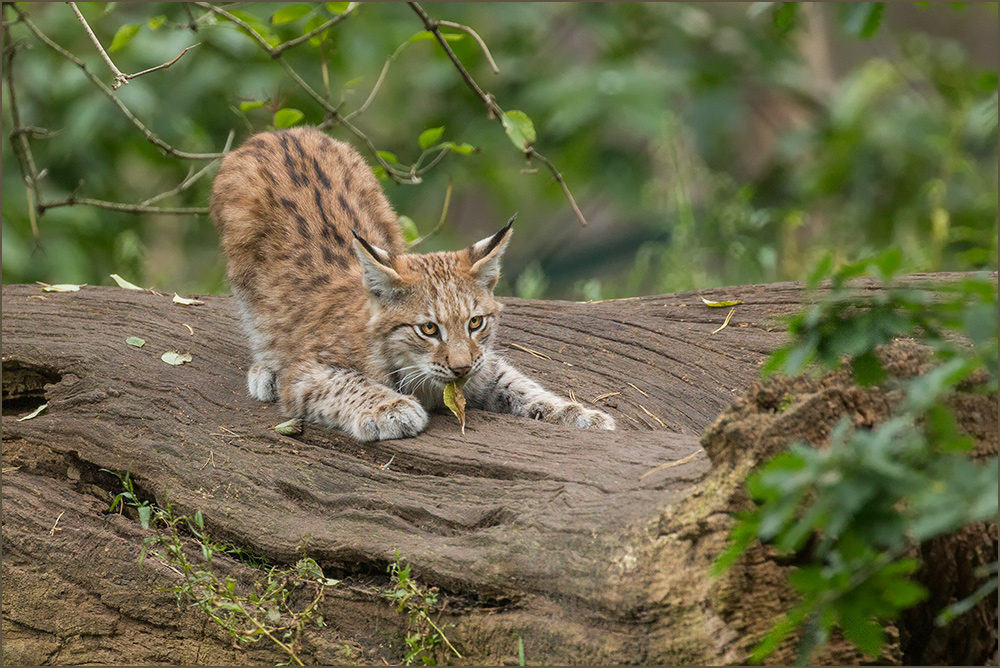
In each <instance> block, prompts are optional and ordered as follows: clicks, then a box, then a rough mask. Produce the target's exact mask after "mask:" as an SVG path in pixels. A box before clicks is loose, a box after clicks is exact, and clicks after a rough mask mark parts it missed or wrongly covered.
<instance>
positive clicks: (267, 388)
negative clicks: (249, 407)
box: [247, 364, 278, 401]
mask: <svg viewBox="0 0 1000 668" xmlns="http://www.w3.org/2000/svg"><path fill="white" fill-rule="evenodd" d="M277 381H278V378H277V375H276V374H275V373H274V371H272V370H271V369H269V368H267V367H266V366H262V365H260V364H254V365H253V366H251V367H250V371H248V372H247V388H249V390H250V396H251V397H253V398H254V399H257V400H258V401H277V399H278V382H277Z"/></svg>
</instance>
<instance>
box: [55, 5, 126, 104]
mask: <svg viewBox="0 0 1000 668" xmlns="http://www.w3.org/2000/svg"><path fill="white" fill-rule="evenodd" d="M69 6H70V8H71V9H72V10H73V13H74V14H76V18H77V19H78V20H79V21H80V23H82V24H83V29H84V30H86V31H87V34H88V35H89V36H90V41H92V42H93V43H94V46H96V47H97V51H98V52H99V53H100V54H101V57H102V58H104V62H106V63H107V64H108V67H109V68H111V72H112V73H113V74H114V75H115V83H114V86H113V88H114V89H115V90H118V89H119V88H121V85H122V84H127V83H128V79H127V78H126V77H125V73H124V72H122V71H121V70H120V69H118V67H117V66H116V65H115V63H114V61H113V60H111V56H109V55H108V52H107V51H105V50H104V47H103V46H101V41H100V40H99V39H97V35H95V34H94V31H93V30H91V29H90V24H89V23H87V19H85V18H83V14H81V13H80V8H79V7H77V6H76V3H75V2H71V3H69Z"/></svg>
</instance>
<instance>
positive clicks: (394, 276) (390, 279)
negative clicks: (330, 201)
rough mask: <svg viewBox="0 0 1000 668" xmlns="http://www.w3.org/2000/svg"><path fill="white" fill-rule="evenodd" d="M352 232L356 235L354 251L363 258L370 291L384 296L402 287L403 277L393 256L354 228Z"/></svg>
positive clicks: (366, 284) (366, 281) (362, 263)
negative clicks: (394, 263)
mask: <svg viewBox="0 0 1000 668" xmlns="http://www.w3.org/2000/svg"><path fill="white" fill-rule="evenodd" d="M351 234H353V235H354V252H355V253H357V254H358V258H360V260H361V267H362V268H363V269H364V276H365V286H366V287H367V288H368V291H369V292H370V293H371V294H372V295H374V296H376V297H382V296H386V295H391V294H393V293H394V292H396V291H398V290H400V289H402V287H403V279H402V278H400V276H399V274H398V273H397V272H396V270H395V268H393V258H392V256H391V255H389V253H388V252H386V251H384V250H382V249H381V248H379V247H378V246H373V245H372V244H370V243H368V242H367V241H365V240H364V238H362V237H361V235H360V234H358V233H357V231H355V230H354V229H353V228H352V229H351Z"/></svg>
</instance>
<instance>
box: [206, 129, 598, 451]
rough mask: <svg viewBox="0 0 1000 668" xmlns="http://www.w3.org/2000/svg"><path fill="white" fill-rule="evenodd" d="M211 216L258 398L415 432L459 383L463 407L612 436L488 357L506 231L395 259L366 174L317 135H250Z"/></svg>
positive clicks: (387, 218)
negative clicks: (451, 247) (465, 244)
mask: <svg viewBox="0 0 1000 668" xmlns="http://www.w3.org/2000/svg"><path fill="white" fill-rule="evenodd" d="M211 211H212V218H213V220H214V221H215V224H216V227H217V228H218V231H219V236H220V239H221V241H222V247H223V249H224V251H225V254H226V258H227V269H228V275H229V282H230V285H231V287H232V290H233V295H234V296H235V297H236V301H237V304H238V305H239V309H240V314H241V317H242V320H243V326H244V329H245V330H246V332H247V334H248V336H249V339H250V347H251V353H252V357H253V361H252V364H251V366H250V370H249V372H248V374H247V385H248V387H249V390H250V394H251V395H252V396H253V397H255V398H257V399H259V400H261V401H275V400H278V401H280V402H281V407H282V410H283V411H284V412H285V413H286V414H288V415H290V416H295V417H303V418H306V419H308V420H310V421H313V422H316V423H319V424H322V425H326V426H328V427H334V428H338V429H342V430H344V431H346V432H347V433H349V434H351V435H352V436H353V437H355V438H357V439H359V440H362V441H372V440H379V439H390V438H402V437H408V436H415V435H416V434H418V433H420V432H421V431H423V430H424V428H425V427H426V426H427V411H428V410H430V409H434V408H439V407H440V406H441V403H442V393H443V389H444V386H445V385H446V384H448V383H449V382H451V381H452V380H455V379H457V378H462V377H466V378H467V382H466V385H465V394H466V399H467V401H468V403H469V405H470V406H472V407H474V408H483V409H486V410H490V411H495V412H504V413H513V414H515V415H520V416H524V417H531V418H535V419H540V420H545V421H547V422H556V423H562V424H568V425H573V426H576V427H583V428H598V429H614V420H613V419H612V418H611V416H609V415H607V414H606V413H603V412H601V411H597V410H593V409H588V408H585V407H584V406H583V405H582V404H580V403H578V402H575V401H569V400H567V399H564V398H562V397H560V396H558V395H555V394H553V393H551V392H548V391H547V390H545V389H544V388H542V387H541V386H540V385H538V384H537V383H535V382H534V381H532V380H531V379H529V378H527V377H525V376H524V375H523V374H521V373H520V372H519V371H517V370H516V369H514V368H513V367H512V366H510V364H508V363H507V362H506V361H505V360H504V359H503V358H501V357H500V355H499V354H498V353H497V352H496V351H494V350H493V347H492V342H493V338H494V336H495V334H496V331H497V320H498V318H499V315H500V310H501V305H500V304H499V303H498V302H497V301H496V299H494V297H493V289H494V287H495V286H496V283H497V279H498V278H499V275H500V258H501V256H502V255H503V251H504V249H505V248H506V245H507V242H508V241H509V239H510V234H511V226H510V223H508V224H507V226H506V227H504V228H503V229H502V230H500V231H499V232H497V233H496V234H494V235H492V236H490V237H487V238H486V239H483V240H482V241H479V242H478V243H476V244H473V245H472V246H469V247H468V248H465V249H463V250H460V251H456V252H449V253H429V254H426V255H416V254H409V253H406V252H405V249H404V244H403V240H402V236H401V233H400V230H399V226H398V223H397V219H396V215H395V213H394V212H393V210H392V207H391V206H390V205H389V202H388V201H387V200H386V198H385V194H384V193H383V191H382V188H381V186H380V185H379V183H378V181H377V180H376V178H375V176H374V174H373V173H372V171H371V169H369V167H368V165H366V164H365V162H364V160H363V159H362V158H361V156H360V155H358V153H357V152H356V151H355V150H354V149H352V148H351V147H350V146H349V145H347V144H344V143H342V142H338V141H335V140H333V139H331V138H330V137H328V136H327V135H325V134H324V133H322V132H320V131H319V130H316V129H313V128H296V129H291V130H282V131H278V132H265V133H261V134H257V135H254V136H253V137H251V138H250V139H248V140H247V141H246V142H245V143H244V144H243V146H241V147H240V148H239V149H237V150H236V151H233V152H232V153H230V154H229V155H228V156H226V158H225V159H224V160H223V161H222V165H221V167H220V168H219V173H218V175H217V176H216V179H215V184H214V186H213V189H212V201H211ZM511 220H512V221H513V219H511Z"/></svg>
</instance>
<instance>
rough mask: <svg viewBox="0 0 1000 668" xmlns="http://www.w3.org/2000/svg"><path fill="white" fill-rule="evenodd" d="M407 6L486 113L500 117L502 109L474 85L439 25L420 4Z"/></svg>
mask: <svg viewBox="0 0 1000 668" xmlns="http://www.w3.org/2000/svg"><path fill="white" fill-rule="evenodd" d="M407 4H408V5H410V7H411V8H412V9H413V11H414V12H416V14H417V16H419V17H420V19H421V20H422V21H423V22H424V28H425V29H426V30H428V31H429V32H431V33H432V34H433V35H434V37H435V38H436V39H437V41H438V44H440V45H441V48H442V49H444V53H445V55H446V56H448V59H449V60H451V62H452V64H453V65H454V66H455V69H457V70H458V73H459V74H460V75H461V77H462V79H463V80H464V81H465V84H466V85H467V86H468V87H469V88H471V89H472V92H474V93H475V94H476V96H477V97H478V98H479V99H480V100H482V101H483V104H485V105H486V109H487V111H489V112H490V113H492V114H495V115H496V116H497V117H498V118H499V117H500V116H502V115H503V109H501V108H500V106H499V105H498V104H497V103H496V100H495V99H493V96H492V95H489V94H488V93H485V92H483V89H482V88H480V87H479V84H477V83H476V80H475V79H473V78H472V75H471V74H469V71H468V70H467V69H465V66H464V65H462V61H460V60H459V59H458V56H456V55H455V52H454V51H452V50H451V45H450V44H448V40H446V39H445V38H444V35H442V34H441V28H440V23H438V22H437V21H434V20H433V19H431V17H430V16H428V15H427V12H425V11H424V8H423V7H421V6H420V3H418V2H408V3H407Z"/></svg>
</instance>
